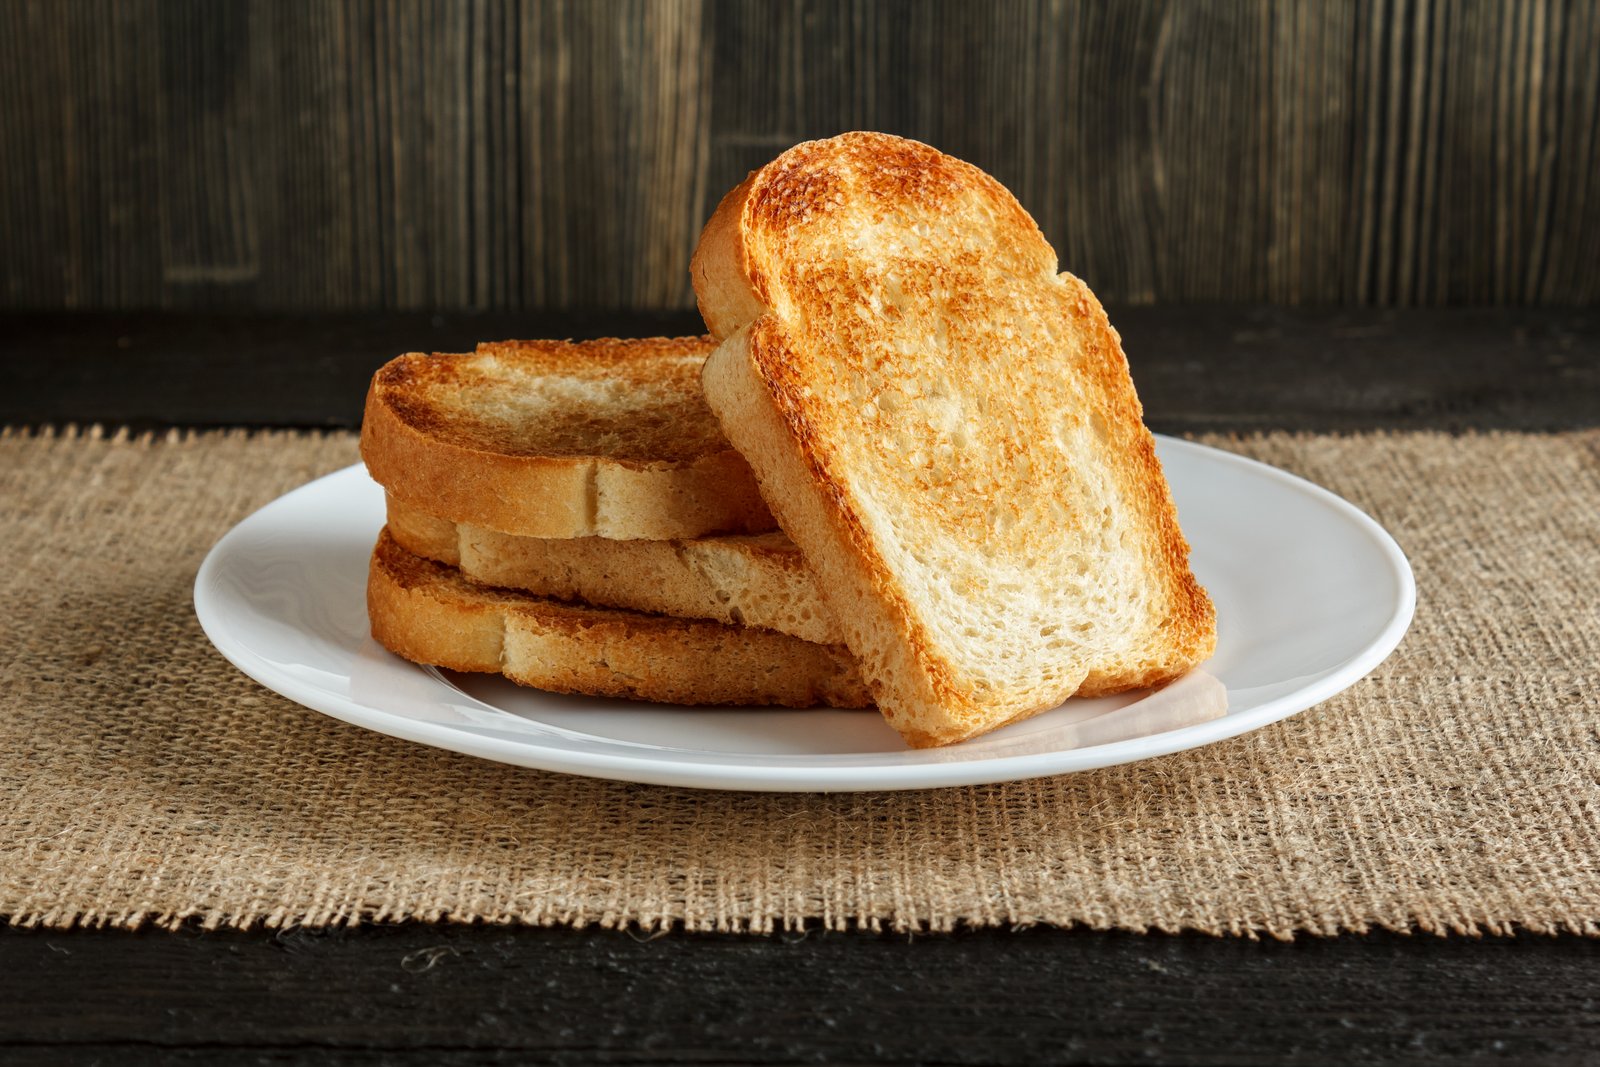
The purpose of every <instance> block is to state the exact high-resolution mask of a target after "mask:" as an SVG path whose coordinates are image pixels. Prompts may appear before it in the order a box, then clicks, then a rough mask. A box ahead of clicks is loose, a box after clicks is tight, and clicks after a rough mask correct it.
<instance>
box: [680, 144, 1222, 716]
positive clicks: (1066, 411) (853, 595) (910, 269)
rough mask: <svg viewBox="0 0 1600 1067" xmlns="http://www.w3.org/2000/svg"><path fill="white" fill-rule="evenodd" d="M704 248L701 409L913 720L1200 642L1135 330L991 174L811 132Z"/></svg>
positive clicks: (997, 703) (1138, 676) (882, 688)
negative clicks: (1110, 315) (1113, 315)
mask: <svg viewBox="0 0 1600 1067" xmlns="http://www.w3.org/2000/svg"><path fill="white" fill-rule="evenodd" d="M691 271H692V274H693V279H694V286H695V292H696V295H697V296H698V298H699V303H700V310H701V313H702V314H703V315H704V317H705V320H706V323H707V325H708V326H709V327H710V329H711V332H712V336H713V337H714V338H716V339H717V340H718V341H719V342H720V344H719V346H718V348H717V349H716V351H715V352H714V353H713V354H712V355H711V357H710V359H709V360H708V361H707V363H706V366H705V370H704V373H703V375H702V381H703V384H704V386H705V391H706V398H707V400H708V402H709V403H710V405H711V409H712V411H714V412H715V413H716V415H717V418H718V419H719V421H720V422H721V424H722V427H723V430H724V432H725V433H726V434H727V436H728V439H729V440H730V441H732V442H733V445H734V447H735V448H737V449H738V450H739V451H740V453H741V454H743V455H744V457H745V459H746V460H747V461H748V462H749V463H750V466H751V468H752V469H753V470H754V471H755V474H756V478H757V480H758V481H759V482H760V484H761V489H762V492H763V495H764V496H765V497H766V500H767V503H768V505H769V506H770V507H771V508H772V510H773V512H774V514H775V515H776V516H777V519H778V523H779V525H780V526H781V527H782V528H783V530H784V532H785V533H787V534H788V535H789V536H790V537H791V538H792V539H793V540H794V541H795V543H796V544H797V545H799V547H800V549H801V550H802V552H803V553H804V555H805V557H806V560H807V562H808V564H809V566H810V567H811V569H812V570H813V572H814V573H815V575H816V577H817V579H818V584H819V586H820V588H821V590H822V593H823V596H824V598H825V599H826V601H827V603H828V605H829V607H830V608H831V609H832V611H833V615H834V617H835V618H836V619H837V620H838V622H839V623H840V625H841V627H842V628H843V632H844V635H845V639H846V643H847V644H848V645H849V647H850V650H851V651H852V652H853V653H854V654H855V655H856V657H857V659H858V660H859V662H860V664H861V668H862V673H863V675H864V676H865V678H866V681H867V684H868V686H869V687H870V688H871V689H872V692H873V696H874V698H875V699H876V701H877V703H878V706H879V708H880V709H881V710H882V711H883V713H884V715H885V717H886V718H887V719H888V721H889V723H890V724H891V725H892V726H894V727H895V728H896V729H897V730H898V731H899V732H900V733H901V735H902V736H904V737H905V739H906V740H907V741H908V742H909V743H910V744H912V745H916V746H930V745H940V744H948V743H950V742H954V741H960V740H962V739H964V738H968V737H972V736H973V735H975V734H979V733H982V732H984V731H986V730H990V729H993V728H995V727H997V726H1001V725H1003V724H1005V723H1008V722H1011V721H1013V720H1016V719H1020V718H1024V717H1026V716H1028V715H1032V714H1034V713H1036V712H1039V711H1042V710H1044V709H1047V708H1051V707H1054V706H1056V705H1057V704H1059V703H1060V702H1061V701H1062V700H1063V699H1065V698H1066V697H1068V696H1071V695H1072V694H1073V693H1074V692H1075V691H1078V690H1079V689H1080V687H1084V688H1085V690H1086V691H1091V692H1106V691H1109V690H1110V689H1112V688H1115V687H1118V686H1121V687H1132V686H1139V685H1154V684H1158V683H1161V682H1164V681H1167V680H1169V679H1171V678H1174V677H1176V676H1177V675H1179V674H1182V673H1183V672H1184V671H1186V670H1188V669H1189V668H1190V667H1192V666H1194V665H1195V664H1196V663H1198V662H1200V661H1201V660H1203V659H1205V658H1206V657H1207V656H1209V655H1210V653H1211V650H1212V648H1213V646H1214V641H1215V620H1214V615H1213V610H1212V606H1211V602H1210V599H1209V598H1208V597H1207V596H1206V594H1205V591H1204V590H1203V589H1201V588H1200V586H1199V585H1198V583H1196V581H1195V579H1194V576H1193V574H1192V573H1191V572H1190V569H1189V564H1188V545H1187V543H1186V542H1185V541H1184V539H1183V535H1182V533H1181V532H1180V531H1179V529H1178V524H1177V517H1176V512H1175V510H1174V508H1173V504H1172V498H1171V494H1170V492H1169V490H1168V488H1167V485H1166V481H1165V479H1164V477H1163V476H1162V473H1161V468H1160V465H1159V463H1158V462H1157V460H1156V457H1155V452H1154V442H1153V440H1152V438H1151V436H1150V433H1149V431H1147V430H1146V429H1145V427H1144V424H1143V422H1142V410H1141V408H1140V405H1139V401H1138V398H1137V396H1136V395H1135V393H1134V389H1133V383H1132V381H1131V379H1130V377H1129V374H1128V366H1127V361H1126V360H1125V358H1124V357H1123V354H1122V349H1121V343H1120V340H1119V338H1118V337H1117V334H1116V332H1115V331H1114V330H1113V329H1112V328H1111V326H1110V324H1109V323H1108V322H1107V320H1106V316H1105V312H1104V310H1103V309H1102V308H1101V307H1100V304H1099V302H1098V301H1097V300H1096V299H1095V297H1094V295H1093V294H1092V293H1091V292H1090V291H1089V289H1088V287H1087V286H1085V285H1084V284H1083V283H1082V282H1080V281H1079V280H1078V279H1076V278H1074V277H1073V276H1071V275H1070V274H1058V273H1057V262H1056V256H1055V252H1054V251H1053V250H1052V249H1051V247H1050V245H1049V244H1048V243H1047V242H1046V241H1045V240H1044V237H1043V235H1042V234H1040V232H1039V230H1038V227H1037V226H1036V225H1035V224H1034V222H1033V220H1032V218H1031V217H1029V215H1028V214H1027V212H1026V211H1024V210H1023V209H1022V207H1021V205H1019V204H1018V203H1017V202H1016V200H1015V199H1014V198H1013V197H1012V196H1011V194H1010V193H1008V192H1007V191H1006V190H1005V189H1004V188H1003V187H1002V186H1001V185H1000V184H999V183H998V182H996V181H995V180H994V179H992V178H990V177H989V176H988V175H986V174H984V173H983V172H982V171H979V170H978V169H977V168H975V167H972V166H970V165H968V164H966V163H963V162H961V161H959V160H956V159H953V158H951V157H949V156H945V155H943V154H941V153H939V152H937V151H935V150H934V149H932V148H929V147H927V146H926V145H922V144H918V143H916V142H914V141H906V140H901V139H899V138H895V137H889V136H885V135H882V134H863V133H858V134H846V135H843V136H840V137H835V138H832V139H829V140H825V141H813V142H808V143H806V144H802V145H798V146H796V147H795V148H793V149H791V150H789V151H788V152H785V153H784V154H783V155H781V156H779V157H778V159H776V160H774V161H773V162H772V163H770V164H768V165H767V166H765V167H763V168H761V169H760V170H758V171H755V172H753V173H752V174H751V175H750V176H749V177H748V178H747V179H746V180H745V181H744V182H743V183H742V184H741V185H739V186H738V187H737V188H735V189H734V190H733V191H732V192H731V193H729V194H728V195H727V197H725V198H724V199H723V201H722V203H721V204H720V205H719V206H718V208H717V210H716V212H715V214H714V215H713V216H712V218H711V221H710V222H709V223H708V224H707V225H706V228H705V231H704V232H703V233H702V235H701V238H700V243H699V246H698V247H697V248H696V250H695V254H694V260H693V263H692V265H691Z"/></svg>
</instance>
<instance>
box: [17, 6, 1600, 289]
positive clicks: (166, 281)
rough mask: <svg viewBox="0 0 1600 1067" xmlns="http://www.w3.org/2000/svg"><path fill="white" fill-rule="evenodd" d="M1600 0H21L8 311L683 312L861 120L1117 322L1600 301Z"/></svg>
mask: <svg viewBox="0 0 1600 1067" xmlns="http://www.w3.org/2000/svg"><path fill="white" fill-rule="evenodd" d="M1597 108H1600V4H1597V3H1595V2H1592V0H1591V2H1574V3H1556V2H1545V0H1503V2H1449V0H1334V2H1316V0H1306V2H1303V3H1290V2H1285V3H1266V2H1252V0H1212V2H1199V0H1171V2H1163V0H1138V2H1126V3H1106V4H1099V3H1088V2H1067V0H980V2H959V0H949V2H945V0H938V2H926V3H873V2H868V0H858V2H851V0H826V2H810V0H793V2H763V0H750V2H742V0H681V2H669V0H618V2H585V0H572V2H551V3H535V2H529V3H518V2H514V0H505V2H499V0H461V2H442V0H441V2H437V3H424V2H413V0H350V2H330V0H254V2H251V0H237V2H234V0H0V160H3V165H0V241H3V254H0V304H3V305H4V306H9V307H14V308H15V307H29V308H51V307H58V308H59V307H68V308H80V307H168V308H195V307H226V308H240V309H256V308H270V309H306V308H367V309H382V308H452V309H453V308H476V307H496V308H560V307H575V306H626V307H635V308H666V307H678V306H684V305H686V304H688V303H689V302H690V301H691V294H690V291H689V287H688V276H687V267H686V265H687V262H688V257H689V253H690V250H691V249H692V248H693V245H694V241H695V237H696V235H697V233H698V231H699V227H700V225H701V223H702V222H703V221H704V219H705V217H706V216H707V214H708V213H709V211H710V209H711V207H712V206H713V204H714V203H715V201H716V199H717V197H718V196H720V195H721V193H722V192H724V191H725V190H726V189H727V188H729V187H730V186H731V185H733V184H734V183H735V182H736V181H737V180H738V179H739V178H740V177H741V176H742V175H743V174H744V173H745V172H746V171H747V170H748V169H749V168H751V167H753V166H756V165H758V164H760V163H762V162H764V161H765V160H767V159H769V158H771V157H772V156H773V155H775V154H776V153H777V152H778V151H780V150H781V149H783V148H784V147H787V146H788V145H789V144H791V143H793V142H795V141H797V140H801V139H804V138H808V137H814V136H820V135H826V134H829V133H833V132H837V131H840V130H846V129H854V128H876V129H882V130H888V131H891V132H896V133H902V134H907V135H910V136H914V137H918V138H921V139H923V140H926V141H929V142H930V143H932V144H934V145H937V146H939V147H941V148H944V149H946V150H948V151H950V152H953V153H956V154H957V155H960V156H962V157H964V158H966V159H969V160H971V161H973V162H975V163H978V164H979V165H981V166H983V167H984V168H986V169H987V170H989V171H990V172H992V173H993V174H995V175H996V176H997V177H999V178H1000V179H1001V180H1002V181H1004V182H1006V183H1007V184H1008V185H1009V186H1010V187H1011V188H1012V189H1013V190H1014V191H1015V192H1016V194H1017V195H1018V197H1019V198H1020V199H1021V200H1022V202H1023V203H1024V204H1025V205H1026V206H1027V207H1028V208H1029V209H1030V210H1031V211H1032V212H1033V213H1034V216H1035V217H1036V218H1037V219H1038V220H1039V223H1040V225H1041V226H1042V227H1043V228H1044V231H1045V233H1046V234H1047V235H1048V236H1049V237H1050V239H1051V240H1052V241H1053V242H1054V243H1055V245H1056V247H1057V249H1058V250H1059V251H1060V253H1061V259H1062V263H1063V265H1064V266H1066V267H1068V268H1070V269H1071V270H1073V271H1075V272H1077V273H1079V274H1080V275H1082V276H1083V277H1084V278H1086V279H1087V280H1088V281H1089V282H1090V284H1091V285H1093V286H1094V287H1095V288H1096V290H1098V291H1099V292H1100V293H1101V295H1102V296H1103V297H1104V298H1105V299H1107V300H1108V301H1115V302H1129V301H1157V302H1167V301H1192V300H1207V301H1209V300H1250V301H1275V302H1286V303H1357V304H1369V303H1375V304H1459V303H1473V304H1476V303H1510V304H1516V303H1589V302H1593V301H1595V300H1596V299H1597V297H1600V144H1597V142H1600V136H1597V134H1600V113H1597Z"/></svg>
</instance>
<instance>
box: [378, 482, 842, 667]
mask: <svg viewBox="0 0 1600 1067" xmlns="http://www.w3.org/2000/svg"><path fill="white" fill-rule="evenodd" d="M388 516H389V533H390V535H391V536H392V537H393V538H394V539H395V541H397V542H398V543H399V544H400V547H402V548H404V549H405V550H406V551H408V552H410V553H412V554H413V555H417V556H422V557H423V558H425V559H431V560H436V561H438V562H440V563H446V564H449V565H450V566H452V567H455V568H457V569H458V570H459V571H460V572H461V574H462V575H463V576H464V577H466V578H467V579H469V580H471V581H474V582H477V583H479V584H480V585H493V586H501V587H503V588H507V589H516V590H519V591H522V592H528V593H533V594H534V595H536V596H545V597H553V598H554V599H556V600H567V601H572V600H577V601H583V602H585V603H589V604H597V605H601V606H604V607H613V608H625V609H627V610H629V611H643V612H655V613H660V614H663V615H676V616H679V617H682V618H690V619H711V620H714V621H716V622H723V623H729V624H732V625H740V626H759V627H762V628H765V629H768V630H777V631H778V632H779V633H785V634H790V635H791V636H794V637H798V638H800V639H801V640H804V641H814V642H817V643H818V644H824V645H838V644H842V643H843V641H844V637H843V635H842V634H841V633H840V632H839V627H838V624H837V623H835V622H834V621H833V617H832V616H831V615H829V614H828V612H827V609H826V608H825V607H824V606H823V603H822V597H821V595H820V594H818V592H817V588H816V584H815V583H814V582H812V580H811V575H810V573H809V572H808V571H807V570H806V568H805V561H804V560H802V559H801V557H800V550H799V549H798V548H796V547H795V545H794V542H793V541H790V540H789V539H788V538H787V537H785V536H784V535H783V534H781V533H778V532H777V531H773V532H771V533H764V534H722V535H719V536H716V537H696V538H685V539H682V540H676V541H644V540H637V539H635V540H628V541H617V540H613V539H611V538H604V537H563V538H547V537H517V536H514V535H512V534H502V533H498V532H496V531H493V530H484V529H481V528H479V527H475V526H468V525H466V524H464V523H453V522H450V521H448V520H445V519H440V518H437V517H435V516H432V515H429V514H428V513H427V512H425V511H423V510H420V509H418V508H416V507H413V506H411V505H409V504H407V503H405V502H404V501H402V500H399V499H398V498H396V497H394V496H392V495H391V496H390V497H389V498H388Z"/></svg>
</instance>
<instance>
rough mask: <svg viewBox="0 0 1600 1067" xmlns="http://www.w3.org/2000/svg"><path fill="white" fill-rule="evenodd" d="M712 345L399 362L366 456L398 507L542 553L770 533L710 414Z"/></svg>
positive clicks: (384, 382) (368, 420)
mask: <svg viewBox="0 0 1600 1067" xmlns="http://www.w3.org/2000/svg"><path fill="white" fill-rule="evenodd" d="M709 350H710V345H709V343H708V341H707V340H706V339H704V338H645V339H640V340H617V339H604V340H599V341H581V342H567V341H504V342H495V343H490V344H484V345H480V346H479V348H478V350H477V351H476V352H472V353H459V354H435V355H431V356H430V355H424V354H422V353H410V354H407V355H403V356H400V357H398V358H397V359H394V360H391V361H390V362H389V363H388V364H386V365H385V366H383V367H382V368H381V369H380V370H379V371H378V373H377V374H376V375H374V376H373V380H372V385H371V388H370V389H369V390H368V393H367V403H366V413H365V417H364V419H363V423H362V433H361V453H362V458H363V459H364V460H365V461H366V463H367V467H368V469H369V470H370V471H371V473H372V476H373V478H374V479H376V480H377V481H378V482H379V483H381V484H382V485H383V486H384V487H385V488H386V489H388V490H389V491H390V492H392V493H394V494H396V495H398V496H400V497H402V498H404V499H407V500H411V501H415V502H417V503H418V504H421V505H425V506H426V507H427V508H428V509H429V510H431V511H432V512H433V513H435V514H437V515H440V516H442V517H446V518H449V519H451V520H453V521H456V522H467V523H472V524H473V525H477V526H483V527H487V528H489V529H495V530H501V531H503V532H506V533H512V534H521V535H525V536H534V537H586V536H599V537H617V538H630V537H641V538H670V537H694V536H700V535H703V534H708V533H719V532H751V533H754V532H760V531H764V530H770V529H772V528H773V521H772V517H771V514H770V512H768V511H767V508H766V506H765V504H764V503H763V502H762V500H761V496H760V493H759V491H758V490H757V488H756V485H755V482H754V479H753V478H752V476H751V474H750V472H749V468H748V467H747V466H746V465H745V463H744V461H743V459H741V458H740V457H739V455H738V453H736V452H735V451H733V449H732V448H731V447H730V446H729V444H728V442H727V440H726V439H725V438H724V437H723V435H722V433H721V430H720V429H719V427H718V426H717V424H716V420H715V419H714V418H712V416H711V414H710V412H709V411H708V410H707V409H706V407H705V401H704V399H703V397H702V395H701V392H700V389H699V370H700V366H701V364H702V363H703V362H704V357H705V354H706V353H707V352H708V351H709Z"/></svg>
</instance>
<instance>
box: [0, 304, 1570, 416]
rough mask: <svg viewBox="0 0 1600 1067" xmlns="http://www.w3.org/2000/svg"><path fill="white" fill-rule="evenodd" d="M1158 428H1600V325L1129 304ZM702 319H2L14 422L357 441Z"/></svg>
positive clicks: (3, 389) (555, 315)
mask: <svg viewBox="0 0 1600 1067" xmlns="http://www.w3.org/2000/svg"><path fill="white" fill-rule="evenodd" d="M1111 319H1112V322H1114V323H1115V324H1116V326H1117V329H1118V330H1119V331H1120V333H1121V334H1122V338H1123V344H1124V348H1125V349H1126V351H1127V353H1128V360H1129V364H1130V366H1131V367H1132V370H1133V376H1134V382H1135V384H1136V385H1137V386H1138V389H1139V395H1140V398H1141V399H1142V400H1143V402H1144V407H1145V416H1146V419H1147V421H1148V422H1149V424H1150V425H1151V427H1152V428H1154V429H1156V430H1158V431H1163V432H1168V433H1189V432H1206V431H1214V430H1222V431H1227V430H1239V431H1249V430H1271V429H1290V430H1309V431H1327V430H1333V431H1346V430H1362V429H1396V430H1417V429H1445V430H1468V429H1494V428H1502V429H1520V430H1557V429H1570V428H1575V427H1582V426H1595V425H1600V311H1589V310H1582V309H1550V308H1521V309H1493V308H1476V309H1416V308H1413V309H1370V308H1368V309H1362V308H1347V309H1295V308H1288V307H1282V306H1276V305H1267V306H1257V307H1233V306H1225V305H1208V306H1200V307H1165V306H1164V307H1129V308H1113V309H1112V311H1111ZM702 328H703V327H702V326H701V324H700V321H699V317H698V316H697V315H696V314H695V313H694V312H681V311H679V312H589V313H574V312H556V311H544V312H490V313H476V314H469V313H459V314H450V315H446V314H433V313H418V312H404V313H396V312H382V313H376V312H359V313H356V312H350V313H328V312H324V313H318V314H296V315H261V314H216V313H212V314H206V315H197V314H184V313H175V312H98V313H93V314H90V313H85V312H51V313H32V314H26V315H23V314H10V315H5V314H0V424H8V425H31V426H39V425H49V424H62V423H67V422H98V423H103V424H107V425H121V426H131V427H135V428H140V429H143V428H152V427H154V428H159V427H164V426H306V427H316V426H325V427H345V428H353V427H355V426H356V425H358V424H359V421H360V418H361V403H362V400H363V398H364V397H365V395H366V387H367V382H368V380H369V379H370V378H371V376H372V372H373V371H374V370H376V369H377V368H378V367H379V366H380V365H382V364H383V363H384V362H386V361H387V360H389V359H391V358H393V357H394V356H396V355H398V354H400V353H401V352H405V351H411V350H418V349H420V350H424V351H461V350H464V349H470V348H471V347H472V346H473V345H474V344H475V343H476V342H478V341H480V340H494V339H501V338H506V337H598V336H612V335H621V336H625V337H629V336H631V337H642V336H652V335H660V334H667V335H678V334H688V333H696V332H698V331H699V330H701V329H702Z"/></svg>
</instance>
